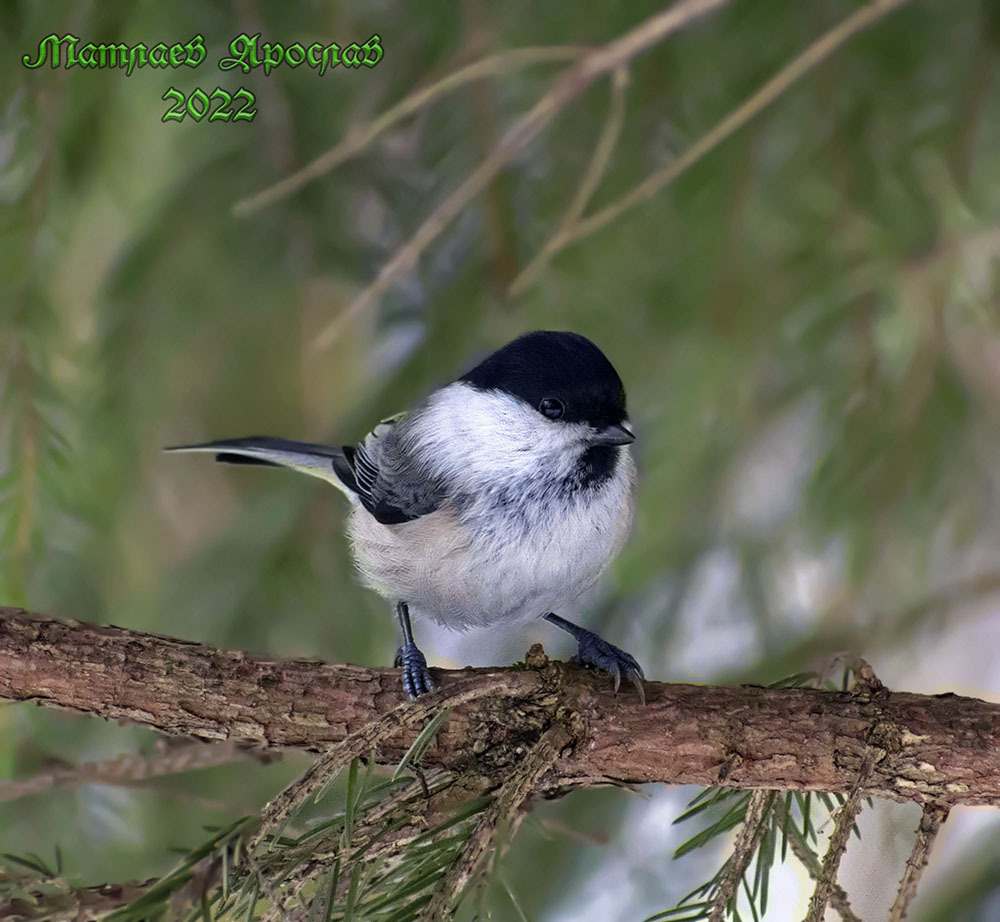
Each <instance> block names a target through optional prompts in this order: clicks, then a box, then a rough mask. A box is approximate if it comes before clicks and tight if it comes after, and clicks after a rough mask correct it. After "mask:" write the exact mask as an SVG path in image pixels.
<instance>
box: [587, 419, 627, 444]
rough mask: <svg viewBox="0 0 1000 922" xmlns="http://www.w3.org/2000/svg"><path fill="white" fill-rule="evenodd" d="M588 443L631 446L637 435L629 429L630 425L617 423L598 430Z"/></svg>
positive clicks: (589, 438)
mask: <svg viewBox="0 0 1000 922" xmlns="http://www.w3.org/2000/svg"><path fill="white" fill-rule="evenodd" d="M587 441H588V443H589V444H591V445H631V444H632V442H634V441H635V433H634V432H633V431H632V430H631V429H629V427H628V423H620V424H619V423H616V424H614V425H612V426H605V427H604V428H603V429H598V430H597V431H596V432H594V433H593V434H592V435H590V436H589V437H588V439H587Z"/></svg>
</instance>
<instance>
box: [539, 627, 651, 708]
mask: <svg viewBox="0 0 1000 922" xmlns="http://www.w3.org/2000/svg"><path fill="white" fill-rule="evenodd" d="M545 620H546V621H548V622H549V623H551V624H554V625H555V626H556V627H557V628H561V629H562V630H564V631H566V632H567V633H568V634H572V635H573V636H574V637H575V638H576V642H577V643H578V644H579V648H578V649H577V651H576V656H574V657H573V659H572V660H571V662H574V663H580V664H581V665H583V666H597V667H598V668H599V669H603V670H604V671H605V672H610V673H611V675H612V676H613V677H614V680H615V692H616V693H617V691H618V686H619V685H621V681H622V676H625V678H626V679H628V680H629V681H630V682H631V683H632V684H633V685H634V686H635V690H636V691H637V692H638V693H639V700H640V701H642V703H643V704H645V703H646V692H645V690H644V689H643V687H642V680H643V679H644V678H645V676H644V675H643V674H642V667H641V666H640V665H639V664H638V663H637V662H636V661H635V657H633V656H631V655H630V654H628V653H626V652H625V651H624V650H620V649H619V648H618V647H616V646H615V645H614V644H610V643H608V642H607V641H606V640H602V639H601V638H600V637H598V636H597V635H596V634H595V633H594V632H593V631H588V630H587V629H586V628H585V627H580V625H579V624H574V623H573V622H572V621H567V620H566V619H565V618H560V617H559V616H558V615H556V614H553V613H552V612H549V613H548V614H547V615H546V616H545Z"/></svg>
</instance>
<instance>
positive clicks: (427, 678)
mask: <svg viewBox="0 0 1000 922" xmlns="http://www.w3.org/2000/svg"><path fill="white" fill-rule="evenodd" d="M395 665H396V666H400V667H402V669H403V689H404V691H405V692H406V694H407V695H409V696H410V697H411V698H416V697H418V696H420V695H426V694H428V693H429V692H432V691H434V690H435V689H436V688H437V683H436V682H435V681H434V680H433V679H432V678H431V673H430V670H429V669H428V668H427V660H426V659H425V658H424V654H423V653H421V652H420V650H419V648H418V647H417V645H416V644H415V643H405V644H403V646H401V647H400V648H399V649H398V650H397V651H396V662H395Z"/></svg>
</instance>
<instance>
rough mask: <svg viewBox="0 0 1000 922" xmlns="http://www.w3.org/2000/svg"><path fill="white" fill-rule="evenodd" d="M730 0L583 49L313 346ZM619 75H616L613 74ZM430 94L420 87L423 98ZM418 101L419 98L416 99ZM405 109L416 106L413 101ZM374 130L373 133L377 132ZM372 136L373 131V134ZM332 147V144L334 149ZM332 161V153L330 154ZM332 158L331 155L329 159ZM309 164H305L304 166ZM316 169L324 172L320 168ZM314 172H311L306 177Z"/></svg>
mask: <svg viewBox="0 0 1000 922" xmlns="http://www.w3.org/2000/svg"><path fill="white" fill-rule="evenodd" d="M728 2H729V0H680V2H678V3H676V4H674V5H673V6H671V7H669V8H667V9H665V10H663V11H661V12H660V13H658V14H657V15H655V16H652V17H650V18H649V19H647V20H646V21H645V22H644V23H642V24H641V25H639V26H636V27H635V28H634V29H632V30H630V31H629V32H627V33H626V34H625V35H623V36H621V37H620V38H619V39H617V40H616V41H614V42H611V43H609V44H608V45H606V46H605V47H603V48H598V49H595V50H594V51H591V52H590V53H589V54H587V55H586V56H585V57H584V58H583V59H582V60H581V61H580V62H579V64H577V65H575V66H574V67H571V68H570V69H569V70H567V71H566V72H564V73H563V74H560V75H559V76H558V77H557V78H556V80H555V82H554V83H553V85H552V88H551V89H550V90H549V91H548V92H547V93H546V94H545V95H544V96H542V98H541V99H539V100H538V102H537V103H535V105H534V106H533V107H532V108H531V110H530V111H528V112H527V113H525V114H524V115H523V116H521V118H519V119H518V120H517V121H516V122H515V123H514V124H513V125H512V126H511V127H510V128H509V129H508V130H507V131H506V132H505V133H504V135H503V137H502V138H501V139H500V142H499V143H498V144H497V146H496V147H495V148H494V149H493V150H492V151H491V152H490V154H489V156H487V157H486V159H485V160H483V162H482V163H481V164H480V165H479V166H478V167H477V168H476V169H475V170H474V171H473V172H472V173H471V174H469V176H468V177H466V179H465V180H464V182H462V183H460V184H459V186H458V187H457V188H456V189H455V190H454V191H453V192H452V193H451V194H450V195H449V196H448V197H447V198H446V199H445V200H444V201H443V202H442V203H441V204H440V205H439V206H438V207H437V208H435V209H434V211H432V212H431V214H430V215H429V216H428V217H427V219H426V220H425V221H424V222H423V224H421V225H420V227H419V228H418V229H417V231H416V232H415V233H414V234H413V236H412V237H411V238H410V239H409V240H408V241H407V242H406V244H404V245H403V246H402V247H400V249H399V250H397V251H396V253H395V254H394V255H393V257H392V258H391V259H390V260H389V262H388V263H387V264H386V265H385V266H384V267H383V268H382V270H381V271H380V272H379V275H378V278H377V279H376V280H375V282H373V283H372V284H371V285H370V286H369V287H368V288H366V289H365V291H363V292H362V293H361V294H360V295H359V296H358V297H357V298H355V299H354V300H353V301H352V302H351V303H350V304H349V305H348V307H347V308H346V310H345V311H344V312H343V313H342V314H341V315H340V316H339V317H338V318H337V319H336V320H335V321H333V322H332V323H330V324H329V325H328V326H326V327H325V328H324V329H323V330H322V331H321V332H320V333H319V334H318V336H317V337H316V342H315V348H317V349H324V348H327V347H328V346H329V345H330V344H331V343H332V342H333V341H334V340H335V339H336V338H337V336H338V335H339V332H340V330H341V329H342V328H343V327H344V326H345V325H346V324H348V323H350V322H351V321H352V320H353V319H354V318H355V317H357V316H358V315H359V314H361V313H362V312H363V311H364V310H365V309H366V308H367V307H368V306H369V305H370V304H372V303H373V302H374V301H375V299H377V298H378V297H379V296H380V295H382V294H384V293H385V292H386V291H388V290H389V289H390V288H391V287H392V286H393V285H394V284H395V283H396V282H397V281H398V279H399V278H400V276H402V275H403V274H404V273H405V272H407V271H409V270H410V269H412V268H413V267H414V266H416V264H417V260H418V259H419V257H420V254H421V253H422V252H423V251H424V249H426V247H427V246H428V244H430V243H432V242H433V241H434V240H435V239H436V238H437V237H438V235H439V234H440V233H441V232H442V231H443V230H444V229H445V228H446V227H447V226H448V225H449V224H450V223H451V222H452V221H453V220H454V219H455V218H457V217H458V215H460V214H461V213H462V211H463V210H464V209H465V208H466V206H467V205H468V204H469V203H470V202H471V201H472V200H473V199H474V198H475V197H476V196H477V195H478V194H479V193H480V192H482V191H483V189H485V188H486V186H487V185H488V184H489V183H490V182H491V180H492V179H493V177H494V176H496V174H497V173H499V172H500V170H501V169H503V167H504V165H505V164H506V163H508V162H509V161H510V160H511V158H513V157H514V155H515V154H517V153H518V151H520V150H521V149H522V148H523V147H524V146H525V145H527V144H528V143H529V142H530V141H532V140H533V139H534V138H535V137H537V135H538V133H539V132H540V131H542V129H543V128H544V127H545V126H546V125H547V124H548V123H549V122H550V121H551V120H552V119H553V118H554V117H555V116H556V115H557V114H558V113H559V111H560V109H562V108H563V107H564V106H565V105H566V104H567V103H569V102H570V101H572V100H573V99H575V98H576V97H577V96H579V95H580V94H581V93H582V92H583V91H584V90H586V89H587V87H589V86H590V85H591V83H593V82H594V80H596V79H597V78H598V77H600V76H602V75H604V74H606V73H609V72H610V73H612V74H615V73H616V72H617V71H619V70H620V69H621V68H622V67H623V66H624V65H625V64H627V63H628V62H629V61H630V60H632V58H634V57H635V56H636V55H639V54H641V53H642V52H644V51H647V50H648V49H649V48H651V47H652V46H654V45H656V44H658V43H659V42H662V41H663V40H664V39H666V38H667V37H668V36H670V35H672V34H673V33H674V32H677V31H678V30H679V29H682V28H684V27H685V26H686V25H688V24H689V23H691V22H693V21H694V20H696V19H698V18H700V17H701V16H704V15H706V14H707V13H710V12H712V11H714V10H716V9H718V8H719V7H721V6H723V5H725V4H726V3H728ZM896 2H898V0H896ZM615 79H619V78H617V77H616V78H615ZM432 98H433V96H428V94H427V93H426V92H425V93H424V95H423V97H422V100H423V102H426V101H429V99H432ZM421 104H422V103H421ZM407 108H419V106H413V105H412V103H410V104H408V105H407ZM376 133H377V132H376ZM367 134H371V129H370V128H369V129H367V130H365V129H361V130H360V131H359V137H361V136H364V135H367ZM372 136H374V135H372ZM334 150H336V148H335V149H334ZM331 160H333V158H332V157H331ZM333 162H334V163H336V162H337V161H336V160H333ZM306 169H307V170H308V169H310V168H309V167H307V168H306ZM319 172H324V170H320V171H319ZM313 175H316V174H315V173H310V174H309V176H308V177H307V179H308V178H311V177H312V176H313ZM285 183H286V185H284V186H283V187H282V188H283V191H284V194H288V191H289V190H294V189H295V188H298V185H299V183H298V182H297V181H296V182H289V181H288V180H286V181H285ZM269 192H270V190H268V192H264V193H259V195H258V196H257V197H255V199H251V200H249V201H246V202H239V203H237V204H236V206H234V207H235V209H236V210H237V211H238V213H240V214H247V213H248V211H250V210H251V209H252V205H253V203H254V202H255V201H256V200H259V201H263V202H264V203H270V202H271V201H274V200H276V199H277V198H279V197H280V195H274V196H271V195H269Z"/></svg>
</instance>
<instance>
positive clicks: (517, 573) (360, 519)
mask: <svg viewBox="0 0 1000 922" xmlns="http://www.w3.org/2000/svg"><path fill="white" fill-rule="evenodd" d="M633 471H634V467H633V466H632V464H631V459H630V458H628V457H627V456H626V459H625V470H624V471H623V474H624V476H622V477H618V478H613V479H610V480H606V481H605V482H604V483H603V484H602V485H601V487H600V488H594V489H591V490H584V491H574V492H573V493H567V492H566V491H565V490H561V489H557V488H556V487H555V486H554V485H553V484H545V483H544V482H534V483H527V484H526V483H524V482H523V481H522V482H520V483H519V484H518V485H517V486H516V487H515V486H514V485H504V484H502V483H498V482H494V483H492V484H489V485H484V487H483V489H482V490H480V491H478V492H476V493H465V494H462V495H457V496H455V497H453V499H452V501H451V502H449V503H447V504H445V505H444V506H442V507H441V508H440V509H438V510H437V511H435V512H433V513H430V514H428V515H424V516H421V517H420V518H418V519H414V520H413V521H410V522H403V523H400V524H398V525H382V524H380V523H379V522H377V521H375V519H374V518H373V517H372V516H371V515H369V514H368V513H367V512H366V511H365V510H364V509H361V508H356V509H355V510H354V512H353V513H352V515H351V519H350V521H349V527H348V533H349V537H350V540H351V544H352V549H353V552H354V556H355V560H356V562H357V566H358V569H359V571H360V573H361V576H362V579H363V581H364V582H365V583H366V584H367V585H368V586H370V587H371V588H373V589H375V590H376V591H378V592H380V593H381V594H382V595H384V596H386V597H387V598H389V599H391V600H402V601H406V602H407V603H409V605H410V609H411V611H412V612H413V613H414V614H416V615H418V616H420V615H422V616H425V617H428V618H431V619H433V620H435V621H438V622H440V623H442V624H444V625H446V626H448V627H451V628H456V629H465V628H469V627H472V626H488V625H491V624H496V623H501V622H510V621H514V620H520V619H526V618H535V617H541V616H542V615H544V614H546V613H547V612H549V611H557V612H560V613H568V614H572V613H573V611H574V610H576V609H578V608H580V607H581V606H582V605H583V604H584V602H585V601H586V599H587V597H588V596H589V595H590V594H591V592H592V591H593V589H594V588H595V586H596V584H597V581H598V579H599V577H600V576H601V574H602V573H603V572H604V570H605V569H606V568H607V566H608V564H609V563H610V561H611V560H612V559H613V558H614V556H615V555H616V554H617V553H618V551H619V550H620V549H621V547H622V545H623V544H624V542H625V539H626V537H627V534H628V531H629V527H630V525H631V521H632V514H633V508H634V507H633V482H634V476H633Z"/></svg>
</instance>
